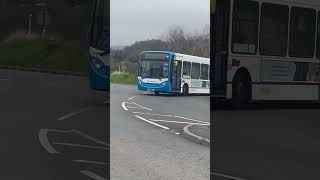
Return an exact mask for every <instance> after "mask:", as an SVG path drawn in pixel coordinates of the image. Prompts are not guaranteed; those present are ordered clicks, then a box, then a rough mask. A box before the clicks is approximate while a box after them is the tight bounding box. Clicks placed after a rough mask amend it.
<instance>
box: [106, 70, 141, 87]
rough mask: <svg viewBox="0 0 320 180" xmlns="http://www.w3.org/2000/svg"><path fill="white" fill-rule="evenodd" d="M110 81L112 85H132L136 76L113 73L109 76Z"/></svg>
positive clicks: (135, 80)
mask: <svg viewBox="0 0 320 180" xmlns="http://www.w3.org/2000/svg"><path fill="white" fill-rule="evenodd" d="M110 80H111V82H112V83H117V84H132V85H134V84H136V82H137V76H136V75H133V74H124V73H118V72H113V73H112V74H111V77H110Z"/></svg>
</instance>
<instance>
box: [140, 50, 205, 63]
mask: <svg viewBox="0 0 320 180" xmlns="http://www.w3.org/2000/svg"><path fill="white" fill-rule="evenodd" d="M159 52H160V53H169V54H172V55H175V56H176V59H177V60H185V61H190V62H197V63H202V64H210V59H209V58H204V57H199V56H192V55H187V54H181V53H175V52H171V51H143V52H141V54H142V53H159Z"/></svg>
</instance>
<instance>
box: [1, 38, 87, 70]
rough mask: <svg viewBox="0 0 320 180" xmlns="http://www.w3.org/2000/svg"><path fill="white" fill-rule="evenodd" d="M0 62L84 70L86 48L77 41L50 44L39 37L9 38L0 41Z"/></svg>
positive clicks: (45, 67)
mask: <svg viewBox="0 0 320 180" xmlns="http://www.w3.org/2000/svg"><path fill="white" fill-rule="evenodd" d="M0 64H1V65H9V66H22V67H34V68H44V69H53V70H63V71H73V72H85V71H86V70H87V50H86V49H85V48H84V47H81V45H80V43H78V42H61V43H59V44H51V43H50V42H49V41H47V40H42V39H39V38H35V39H22V38H20V39H19V38H17V39H10V40H6V41H2V42H0Z"/></svg>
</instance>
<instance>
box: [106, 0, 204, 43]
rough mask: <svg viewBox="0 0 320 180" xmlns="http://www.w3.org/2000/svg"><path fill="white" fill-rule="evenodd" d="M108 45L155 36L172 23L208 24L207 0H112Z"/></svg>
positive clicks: (198, 27) (196, 27) (188, 28)
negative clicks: (109, 40) (109, 41)
mask: <svg viewBox="0 0 320 180" xmlns="http://www.w3.org/2000/svg"><path fill="white" fill-rule="evenodd" d="M110 15H111V46H119V45H120V46H123V45H131V44H133V43H134V42H136V41H140V40H147V39H153V38H158V37H160V36H161V35H163V34H164V33H165V32H166V31H168V29H169V28H170V27H172V26H175V25H179V26H182V27H184V28H185V30H186V31H187V32H194V31H195V30H201V29H202V28H203V27H204V26H205V25H209V24H210V0H111V13H110Z"/></svg>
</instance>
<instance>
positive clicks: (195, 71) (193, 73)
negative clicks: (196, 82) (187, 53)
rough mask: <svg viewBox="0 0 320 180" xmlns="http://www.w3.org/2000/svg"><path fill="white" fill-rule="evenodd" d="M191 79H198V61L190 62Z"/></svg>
mask: <svg viewBox="0 0 320 180" xmlns="http://www.w3.org/2000/svg"><path fill="white" fill-rule="evenodd" d="M191 79H200V64H199V63H192V66H191Z"/></svg>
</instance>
